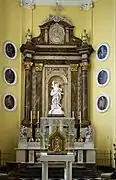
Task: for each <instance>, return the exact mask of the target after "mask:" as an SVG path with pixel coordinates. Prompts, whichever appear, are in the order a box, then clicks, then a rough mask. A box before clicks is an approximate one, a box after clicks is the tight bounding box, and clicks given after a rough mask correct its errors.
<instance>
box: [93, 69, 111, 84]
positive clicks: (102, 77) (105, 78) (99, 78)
mask: <svg viewBox="0 0 116 180" xmlns="http://www.w3.org/2000/svg"><path fill="white" fill-rule="evenodd" d="M96 82H97V84H98V85H99V86H101V87H104V86H106V85H107V84H108V83H109V71H108V70H107V69H101V70H100V71H99V72H98V73H97V75H96Z"/></svg>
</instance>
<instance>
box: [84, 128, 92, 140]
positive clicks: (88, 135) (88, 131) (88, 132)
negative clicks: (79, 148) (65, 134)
mask: <svg viewBox="0 0 116 180" xmlns="http://www.w3.org/2000/svg"><path fill="white" fill-rule="evenodd" d="M85 142H93V131H92V127H91V126H87V127H86V128H85Z"/></svg>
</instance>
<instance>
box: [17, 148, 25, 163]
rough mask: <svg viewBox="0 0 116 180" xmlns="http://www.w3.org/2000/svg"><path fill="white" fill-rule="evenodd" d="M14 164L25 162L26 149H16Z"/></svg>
mask: <svg viewBox="0 0 116 180" xmlns="http://www.w3.org/2000/svg"><path fill="white" fill-rule="evenodd" d="M16 162H17V163H19V162H22V163H25V162H26V149H16Z"/></svg>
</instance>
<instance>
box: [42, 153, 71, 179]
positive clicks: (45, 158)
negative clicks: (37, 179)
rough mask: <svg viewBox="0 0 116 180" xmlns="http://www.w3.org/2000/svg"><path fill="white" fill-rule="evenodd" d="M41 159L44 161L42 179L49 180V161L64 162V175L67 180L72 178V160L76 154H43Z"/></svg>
mask: <svg viewBox="0 0 116 180" xmlns="http://www.w3.org/2000/svg"><path fill="white" fill-rule="evenodd" d="M40 161H41V162H42V180H48V162H49V161H56V162H58V161H59V162H64V163H65V171H64V177H65V180H72V162H73V161H74V155H73V154H70V155H47V154H41V156H40Z"/></svg>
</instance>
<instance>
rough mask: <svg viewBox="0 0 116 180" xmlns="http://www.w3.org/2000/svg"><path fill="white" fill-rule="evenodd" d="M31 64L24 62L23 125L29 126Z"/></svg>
mask: <svg viewBox="0 0 116 180" xmlns="http://www.w3.org/2000/svg"><path fill="white" fill-rule="evenodd" d="M32 64H33V63H32V62H28V61H25V62H24V68H25V118H24V123H25V124H26V125H29V120H30V119H31V118H30V111H31V66H32Z"/></svg>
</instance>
